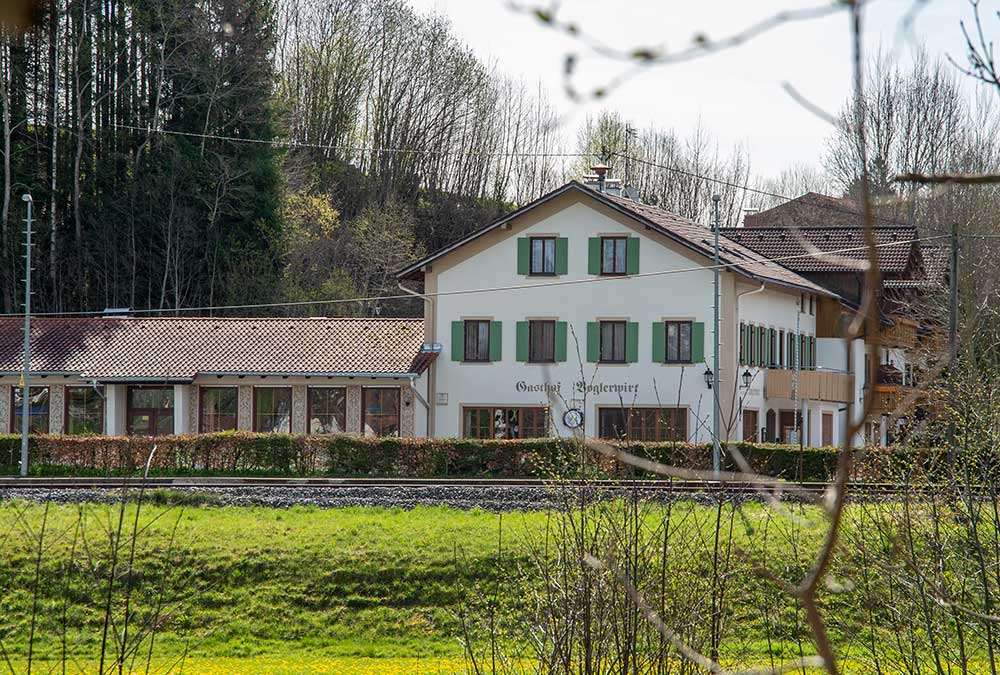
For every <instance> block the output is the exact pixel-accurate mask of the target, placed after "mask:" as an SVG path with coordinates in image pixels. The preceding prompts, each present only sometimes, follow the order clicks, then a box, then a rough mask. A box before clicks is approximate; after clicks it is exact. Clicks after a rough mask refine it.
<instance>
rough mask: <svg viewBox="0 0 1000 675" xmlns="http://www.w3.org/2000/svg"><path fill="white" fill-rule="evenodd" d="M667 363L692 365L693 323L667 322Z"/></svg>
mask: <svg viewBox="0 0 1000 675" xmlns="http://www.w3.org/2000/svg"><path fill="white" fill-rule="evenodd" d="M666 324H667V330H666V331H665V332H666V334H667V349H666V354H667V363H691V322H690V321H667V322H666Z"/></svg>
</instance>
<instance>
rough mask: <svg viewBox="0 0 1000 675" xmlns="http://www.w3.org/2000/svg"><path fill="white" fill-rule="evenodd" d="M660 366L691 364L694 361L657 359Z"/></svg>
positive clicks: (693, 363)
mask: <svg viewBox="0 0 1000 675" xmlns="http://www.w3.org/2000/svg"><path fill="white" fill-rule="evenodd" d="M657 363H659V364H660V365H661V366H693V365H696V364H695V362H694V361H657Z"/></svg>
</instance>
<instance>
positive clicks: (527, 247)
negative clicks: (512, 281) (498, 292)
mask: <svg viewBox="0 0 1000 675" xmlns="http://www.w3.org/2000/svg"><path fill="white" fill-rule="evenodd" d="M530 272H531V239H530V238H528V237H518V239H517V273H518V274H523V275H528V274H529V273H530Z"/></svg>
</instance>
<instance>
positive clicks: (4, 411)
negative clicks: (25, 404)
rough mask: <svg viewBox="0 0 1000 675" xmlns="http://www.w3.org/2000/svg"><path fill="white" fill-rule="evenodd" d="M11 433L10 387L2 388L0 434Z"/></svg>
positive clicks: (0, 397)
mask: <svg viewBox="0 0 1000 675" xmlns="http://www.w3.org/2000/svg"><path fill="white" fill-rule="evenodd" d="M8 431H10V387H8V386H6V385H4V386H2V387H0V433H4V434H5V433H7V432H8Z"/></svg>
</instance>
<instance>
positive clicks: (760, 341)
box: [753, 326, 764, 366]
mask: <svg viewBox="0 0 1000 675" xmlns="http://www.w3.org/2000/svg"><path fill="white" fill-rule="evenodd" d="M753 332H754V333H756V336H755V337H754V345H755V346H756V349H754V361H755V363H756V364H757V365H758V366H763V365H764V329H763V328H761V327H760V326H754V327H753Z"/></svg>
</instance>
